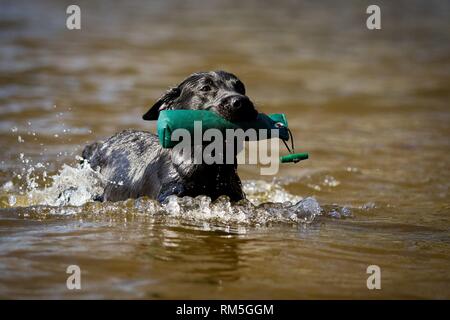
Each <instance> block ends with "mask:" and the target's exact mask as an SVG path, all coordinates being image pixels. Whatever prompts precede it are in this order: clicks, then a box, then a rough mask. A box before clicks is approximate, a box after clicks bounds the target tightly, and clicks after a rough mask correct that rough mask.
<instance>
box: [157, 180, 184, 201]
mask: <svg viewBox="0 0 450 320" xmlns="http://www.w3.org/2000/svg"><path fill="white" fill-rule="evenodd" d="M185 192H186V189H185V187H184V186H183V184H182V183H181V182H175V183H170V184H167V185H163V186H162V187H161V191H160V192H159V194H158V196H157V198H156V199H157V200H158V201H159V202H160V203H163V202H164V201H165V200H166V199H167V197H169V196H171V195H175V196H177V197H182V196H184V195H185Z"/></svg>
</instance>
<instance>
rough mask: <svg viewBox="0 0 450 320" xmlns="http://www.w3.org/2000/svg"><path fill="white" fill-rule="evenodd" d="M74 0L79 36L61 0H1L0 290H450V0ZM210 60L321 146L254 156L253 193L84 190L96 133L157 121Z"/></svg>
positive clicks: (57, 293)
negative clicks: (74, 269) (76, 283)
mask: <svg viewBox="0 0 450 320" xmlns="http://www.w3.org/2000/svg"><path fill="white" fill-rule="evenodd" d="M78 4H79V5H80V7H81V9H82V30H81V31H68V30H67V29H66V28H65V18H66V14H65V6H64V5H62V4H61V3H59V2H58V1H51V0H47V1H38V2H37V1H36V2H30V1H10V2H9V1H3V2H1V3H0V44H1V45H0V147H1V150H2V157H1V158H0V162H1V167H0V187H1V189H2V190H1V191H0V237H1V241H0V297H13V298H19V297H20V298H36V297H52V298H57V297H65V298H70V297H84V298H90V297H93V298H102V297H114V298H119V297H126V298H230V297H234V298H381V297H384V298H392V297H402V298H449V297H450V289H449V285H450V276H449V275H450V273H449V267H448V261H449V242H450V239H449V236H448V234H449V228H450V223H449V217H448V214H449V209H450V204H449V200H448V199H449V182H448V181H449V180H450V174H449V170H448V167H449V158H448V157H449V156H448V155H449V151H450V148H449V147H450V145H449V139H448V137H449V134H450V128H449V125H448V124H449V123H450V122H449V120H450V112H449V108H448V105H449V96H450V89H449V88H450V41H449V40H450V39H449V37H450V36H449V33H448V30H449V29H450V28H449V27H450V17H449V15H450V10H449V9H450V5H449V4H448V3H447V2H445V1H427V2H420V1H405V2H402V1H396V2H395V4H394V3H392V2H388V1H379V3H378V4H379V5H380V7H381V8H382V28H383V29H382V30H381V31H369V30H367V29H366V28H365V18H366V14H365V9H366V7H367V5H368V4H370V3H369V2H367V3H366V1H347V2H345V4H344V3H338V2H334V1H321V3H320V4H319V3H317V2H312V1H311V2H310V1H281V2H280V1H273V2H270V1H269V2H268V3H267V2H265V3H264V5H263V4H262V3H261V2H257V1H245V2H242V1H220V0H216V1H199V0H197V1H189V2H185V1H151V2H147V1H126V2H121V3H117V4H116V3H115V4H114V6H111V4H110V2H108V1H95V2H92V1H78ZM215 69H225V70H228V71H231V72H233V73H235V74H237V75H238V76H239V77H240V78H241V79H242V80H243V82H244V83H245V84H246V87H247V92H248V94H249V96H250V97H251V98H252V99H253V100H254V101H255V102H256V103H257V105H258V108H259V109H260V110H261V111H263V112H268V113H269V112H285V113H286V114H287V116H288V119H289V123H290V126H291V127H292V128H293V131H294V136H295V137H296V144H297V146H298V147H297V148H298V149H299V150H305V151H308V152H310V155H311V159H310V160H308V161H305V162H302V163H301V164H298V165H284V166H282V167H281V171H280V173H279V174H278V176H277V177H276V179H274V180H271V179H269V180H266V181H262V180H261V179H262V178H264V177H260V176H259V175H258V172H259V170H258V168H255V167H252V166H243V167H242V168H240V175H241V177H243V179H244V181H245V190H246V192H247V193H248V195H249V200H250V202H244V203H240V204H239V205H231V204H230V203H229V202H228V201H227V200H226V199H221V200H219V201H218V202H215V203H209V202H208V199H205V198H201V197H200V198H198V199H189V198H186V199H171V202H169V203H168V204H166V205H165V206H160V205H159V204H157V203H155V202H153V201H151V200H148V199H140V200H137V201H135V200H132V201H125V202H122V203H117V204H111V203H109V204H99V203H92V202H88V203H85V202H86V200H88V199H89V197H90V195H91V194H92V193H95V190H93V189H91V188H90V187H93V188H95V186H96V184H95V183H92V182H93V181H94V180H95V175H94V174H92V175H91V174H90V173H89V172H88V171H83V170H82V169H79V168H77V162H78V161H77V160H76V159H75V156H76V155H78V154H79V153H80V151H81V149H82V148H83V146H84V145H85V144H86V143H88V142H91V141H93V140H96V139H101V138H103V137H106V136H109V135H111V134H113V133H115V132H117V131H119V130H121V129H125V128H130V127H131V128H135V129H148V130H154V125H149V123H148V122H144V121H141V120H140V119H141V115H142V113H143V112H145V111H146V107H148V106H150V105H151V104H152V103H153V101H154V100H155V99H156V98H158V97H159V96H160V94H161V93H162V92H163V91H164V90H165V89H166V88H167V87H168V86H170V85H173V84H176V83H177V82H179V81H180V80H181V79H183V78H184V77H185V76H186V75H188V74H190V73H191V72H195V71H200V70H215ZM60 170H62V172H60ZM55 177H56V183H54V184H53V185H52V183H53V182H55ZM67 185H75V186H77V188H75V189H70V188H69V189H67V188H64V190H69V191H68V192H66V193H63V192H61V190H59V189H58V186H67ZM45 186H46V187H47V189H44V187H45ZM81 186H83V188H79V187H81ZM302 199H303V200H302ZM314 199H315V200H314ZM51 201H60V202H59V203H56V202H51ZM299 201H300V202H299ZM267 202H271V203H273V204H271V205H269V206H268V205H267ZM44 203H47V204H53V205H55V204H56V205H58V204H65V205H63V206H56V207H52V206H48V205H42V204H44ZM84 203H85V204H84ZM68 204H70V205H68ZM80 204H83V205H82V206H77V205H80ZM295 204H297V205H295ZM274 208H275V209H274ZM308 210H309V211H308ZM293 212H294V213H296V214H295V215H292V213H293ZM299 217H300V218H301V219H298V218H299ZM305 217H306V218H307V219H306V222H308V223H304V222H305V221H304V220H305V219H304V218H305ZM296 219H297V220H296ZM71 264H78V265H79V266H80V267H81V269H82V274H83V279H82V285H83V290H81V291H77V292H71V291H68V290H67V289H66V287H65V280H66V273H65V270H66V267H67V266H68V265H71ZM371 264H376V265H379V266H380V267H381V269H382V290H381V291H377V292H374V291H369V290H367V288H366V279H367V274H366V268H367V266H368V265H371Z"/></svg>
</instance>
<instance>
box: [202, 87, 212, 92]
mask: <svg viewBox="0 0 450 320" xmlns="http://www.w3.org/2000/svg"><path fill="white" fill-rule="evenodd" d="M200 91H203V92H207V91H211V87H210V86H203V87H201V88H200Z"/></svg>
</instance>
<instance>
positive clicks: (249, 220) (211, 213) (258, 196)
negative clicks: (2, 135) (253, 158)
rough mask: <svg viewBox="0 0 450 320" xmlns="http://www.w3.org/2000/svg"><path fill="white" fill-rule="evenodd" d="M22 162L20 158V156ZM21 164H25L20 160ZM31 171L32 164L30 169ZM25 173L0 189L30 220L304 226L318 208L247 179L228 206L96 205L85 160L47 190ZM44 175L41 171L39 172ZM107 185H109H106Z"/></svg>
mask: <svg viewBox="0 0 450 320" xmlns="http://www.w3.org/2000/svg"><path fill="white" fill-rule="evenodd" d="M21 158H22V159H24V157H23V156H21ZM25 162H26V161H25ZM31 167H32V168H35V166H31ZM28 171H30V174H27V175H25V176H24V177H23V179H25V183H24V184H25V186H26V190H27V192H25V193H24V194H23V195H15V194H13V193H12V192H11V190H13V189H14V187H13V185H12V183H11V182H8V183H7V184H5V185H4V187H3V189H4V190H5V191H6V190H7V189H8V190H9V192H8V193H9V196H8V201H7V205H8V206H9V207H30V206H32V207H33V210H32V212H33V214H34V215H35V216H40V218H42V217H43V216H48V215H60V216H61V215H80V214H86V212H88V213H89V214H90V215H91V216H93V215H95V216H99V215H106V216H107V215H111V214H113V215H115V216H121V215H129V214H131V215H146V216H155V217H156V216H159V217H170V218H177V219H183V220H189V221H196V222H198V221H203V222H207V223H220V224H237V225H242V224H243V225H248V224H251V225H267V224H269V223H272V222H287V223H310V222H312V221H314V219H315V218H316V217H317V216H319V215H321V214H322V208H321V207H320V205H319V203H318V202H317V201H316V200H315V199H314V198H311V197H310V198H305V199H302V197H299V196H295V195H292V194H290V193H288V192H287V191H286V190H285V189H284V188H283V187H282V185H281V184H280V183H274V182H266V181H257V180H250V181H245V182H244V183H243V188H244V191H245V193H246V194H247V199H245V200H242V201H239V202H237V203H232V202H231V201H230V199H229V198H228V197H226V196H223V197H220V198H219V199H217V200H215V201H211V199H210V198H209V197H206V196H198V197H195V198H192V197H182V198H178V197H176V196H170V197H168V198H167V199H166V201H165V202H164V203H163V204H160V203H158V202H157V201H155V200H151V199H147V198H140V199H130V200H127V201H122V202H116V203H110V202H109V203H99V202H94V199H95V198H96V197H97V196H98V195H101V194H102V191H103V188H104V186H105V185H106V181H105V180H104V179H103V178H102V175H101V174H100V173H99V172H97V171H95V170H93V169H92V168H91V167H90V166H89V164H88V163H87V162H84V161H80V162H79V163H78V164H76V165H75V166H69V165H67V164H65V165H63V167H62V168H61V170H60V171H59V172H58V173H57V174H55V175H53V176H50V177H49V178H48V179H49V180H51V181H52V183H51V184H50V185H49V186H45V187H39V185H38V184H37V183H36V177H35V176H32V175H31V172H33V170H28ZM44 172H45V171H44ZM108 182H109V181H108Z"/></svg>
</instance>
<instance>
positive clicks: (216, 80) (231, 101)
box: [142, 71, 258, 121]
mask: <svg viewBox="0 0 450 320" xmlns="http://www.w3.org/2000/svg"><path fill="white" fill-rule="evenodd" d="M176 109H188V110H210V111H213V112H215V113H217V114H219V115H220V116H222V117H224V118H225V119H227V120H229V121H250V120H254V119H255V118H256V116H257V115H258V113H257V111H256V109H255V106H254V105H253V103H252V102H251V100H250V99H249V98H248V97H247V96H246V95H245V86H244V84H243V83H242V82H241V81H240V80H239V79H238V78H237V77H236V76H235V75H233V74H231V73H228V72H225V71H211V72H198V73H194V74H192V75H190V76H189V77H187V78H186V79H185V80H184V81H183V82H181V83H180V84H179V85H178V86H176V87H174V88H171V89H169V90H168V91H167V92H166V93H165V94H164V95H163V96H162V97H161V98H160V99H159V100H158V101H157V102H156V103H155V104H154V105H153V106H152V107H151V108H150V110H149V111H147V113H145V114H144V116H143V117H142V118H143V119H144V120H157V119H158V116H159V112H160V111H162V110H176Z"/></svg>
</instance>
